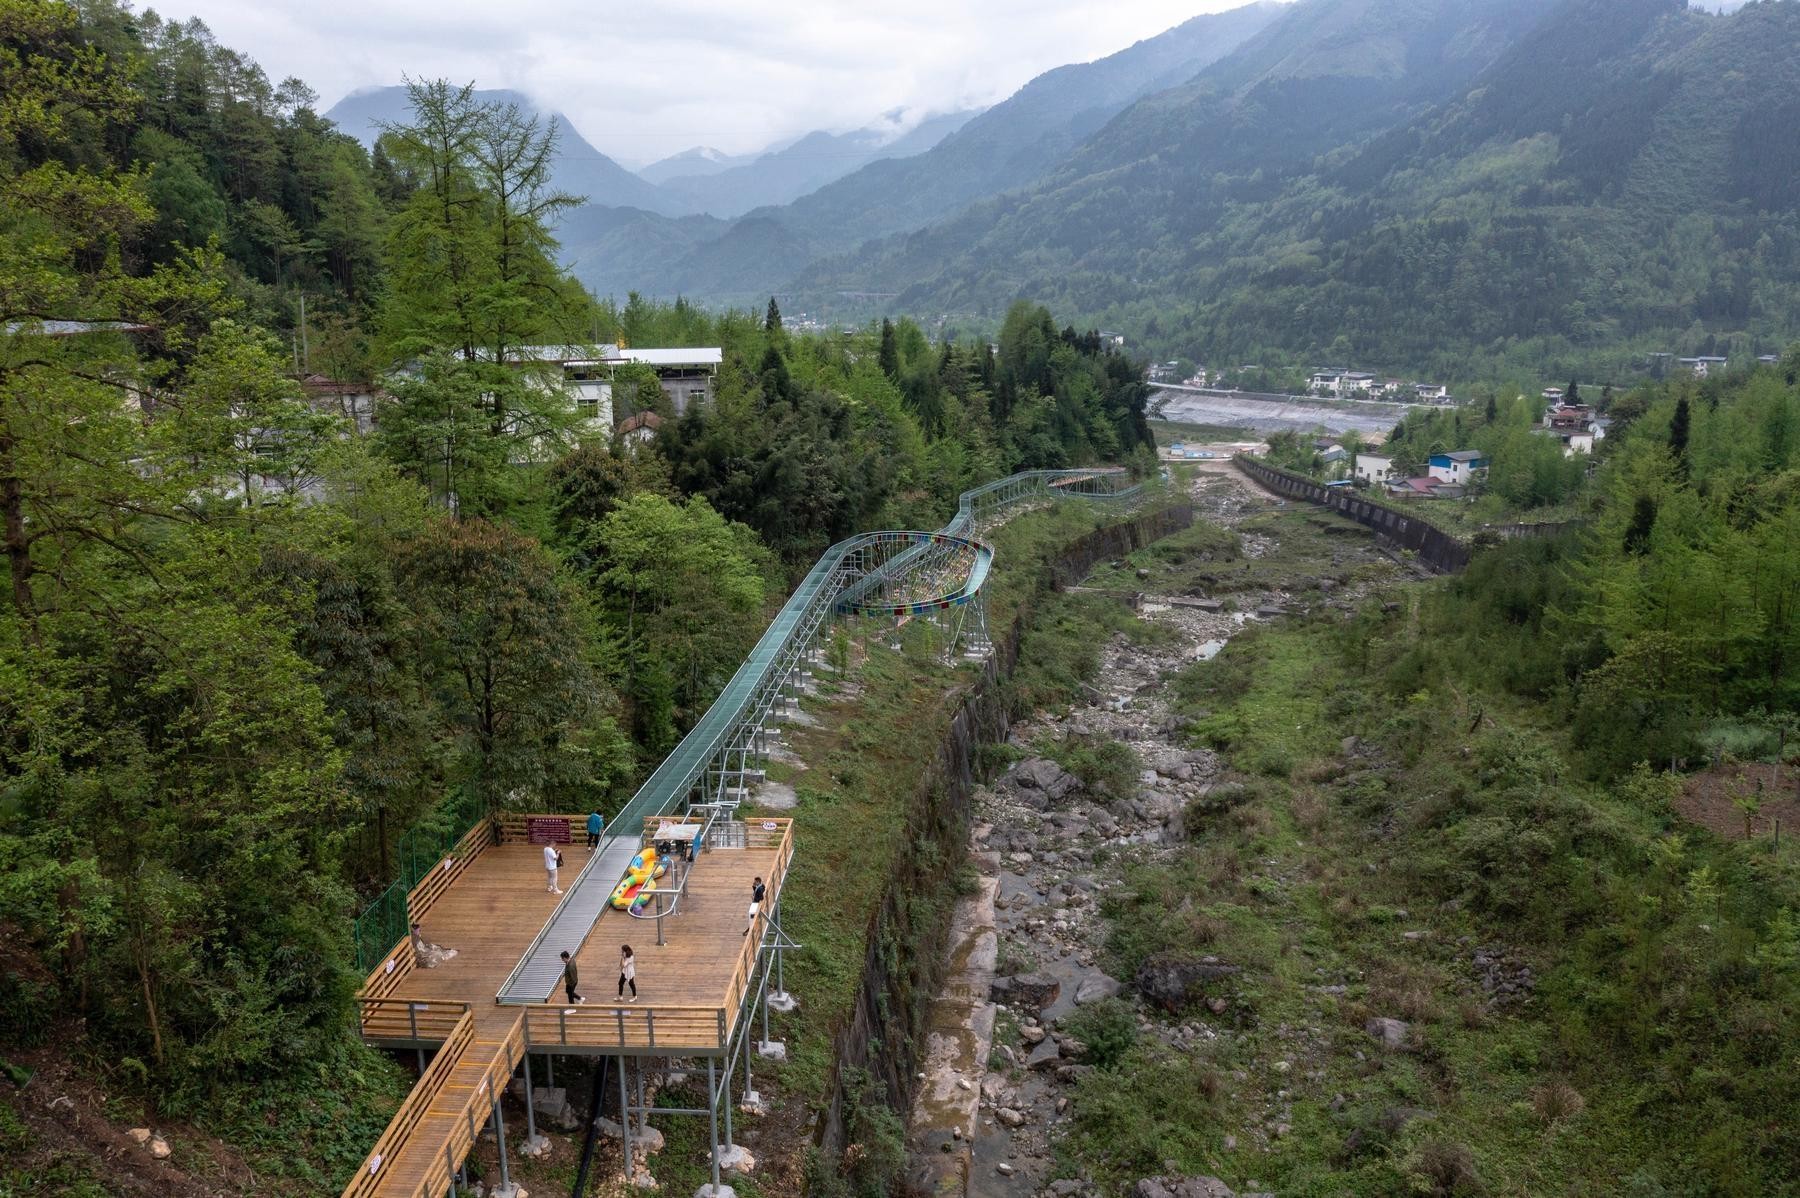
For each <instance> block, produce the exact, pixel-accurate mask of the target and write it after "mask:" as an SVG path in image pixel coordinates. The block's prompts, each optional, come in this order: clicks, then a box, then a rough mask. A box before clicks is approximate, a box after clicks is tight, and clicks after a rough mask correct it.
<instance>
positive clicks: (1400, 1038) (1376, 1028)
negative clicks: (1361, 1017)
mask: <svg viewBox="0 0 1800 1198" xmlns="http://www.w3.org/2000/svg"><path fill="white" fill-rule="evenodd" d="M1411 1030H1412V1026H1411V1025H1410V1024H1408V1023H1407V1022H1406V1021H1405V1020H1403V1019H1389V1018H1387V1017H1386V1016H1381V1015H1378V1016H1376V1017H1375V1018H1373V1019H1371V1020H1369V1021H1368V1022H1367V1023H1365V1024H1363V1031H1365V1032H1367V1033H1368V1034H1369V1035H1370V1036H1372V1037H1373V1038H1375V1039H1377V1040H1379V1041H1381V1043H1382V1044H1383V1045H1385V1046H1386V1047H1388V1048H1402V1047H1404V1046H1405V1044H1406V1034H1407V1033H1408V1032H1409V1031H1411Z"/></svg>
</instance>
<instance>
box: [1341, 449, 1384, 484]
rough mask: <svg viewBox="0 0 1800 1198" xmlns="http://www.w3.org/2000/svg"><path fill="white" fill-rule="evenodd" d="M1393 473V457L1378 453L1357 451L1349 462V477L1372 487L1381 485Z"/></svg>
mask: <svg viewBox="0 0 1800 1198" xmlns="http://www.w3.org/2000/svg"><path fill="white" fill-rule="evenodd" d="M1393 475H1394V459H1393V458H1390V457H1385V456H1383V455H1381V454H1378V453H1359V454H1357V455H1356V460H1355V461H1354V462H1352V463H1351V477H1352V478H1354V479H1355V480H1356V481H1357V482H1360V483H1368V484H1369V485H1370V486H1372V487H1379V486H1383V485H1385V484H1386V483H1387V481H1388V479H1390V478H1392V477H1393Z"/></svg>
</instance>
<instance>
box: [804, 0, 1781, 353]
mask: <svg viewBox="0 0 1800 1198" xmlns="http://www.w3.org/2000/svg"><path fill="white" fill-rule="evenodd" d="M1427 10H1435V11H1436V12H1437V14H1438V15H1437V17H1436V18H1435V19H1436V20H1437V21H1438V24H1436V25H1435V26H1431V27H1429V28H1431V30H1432V31H1431V32H1429V33H1425V32H1422V30H1423V29H1424V28H1426V27H1425V26H1422V24H1421V22H1422V20H1423V19H1425V18H1427V16H1428V11H1427ZM1459 13H1460V14H1464V19H1466V20H1469V21H1470V22H1471V23H1470V25H1469V26H1468V27H1467V28H1465V29H1458V28H1456V26H1455V22H1456V20H1457V14H1459ZM1484 16H1485V18H1486V20H1485V21H1484V20H1483V17H1484ZM1384 22H1394V24H1392V25H1385V24H1384ZM1402 26H1404V27H1405V29H1406V30H1408V31H1411V32H1410V34H1407V33H1403V32H1402V29H1401V27H1402ZM1407 36H1410V39H1411V40H1410V41H1407V42H1406V44H1405V49H1404V50H1401V49H1399V46H1400V43H1399V42H1396V40H1395V38H1396V37H1403V38H1404V37H1407ZM1452 85H1454V86H1452ZM1797 85H1800V6H1796V5H1794V4H1791V3H1765V4H1751V5H1746V6H1744V7H1743V8H1741V9H1739V10H1737V11H1736V12H1734V13H1733V14H1731V15H1728V16H1715V15H1707V14H1702V13H1698V12H1691V11H1689V10H1688V9H1687V7H1686V5H1685V4H1683V3H1682V2H1681V0H1562V2H1561V3H1557V4H1554V5H1551V4H1546V3H1538V4H1529V5H1500V6H1492V7H1490V8H1489V10H1487V11H1486V12H1485V14H1484V13H1483V12H1482V10H1481V9H1480V8H1479V7H1474V8H1471V7H1468V6H1463V5H1443V4H1437V5H1429V4H1428V5H1424V6H1415V7H1412V8H1410V9H1408V10H1406V11H1404V12H1403V11H1402V10H1400V9H1396V8H1393V7H1391V6H1372V5H1369V4H1366V3H1361V2H1359V0H1312V2H1308V3H1303V4H1301V5H1299V6H1297V7H1296V9H1295V10H1294V11H1293V12H1292V13H1291V14H1290V15H1289V16H1288V17H1287V18H1286V19H1284V20H1283V21H1281V22H1278V23H1277V24H1276V25H1275V26H1272V27H1271V28H1270V29H1269V30H1268V31H1267V32H1265V34H1264V35H1262V36H1261V37H1259V38H1257V39H1255V40H1254V41H1253V42H1252V43H1251V44H1249V45H1247V46H1245V47H1244V49H1243V50H1241V51H1240V52H1239V53H1238V54H1236V55H1233V56H1232V57H1231V58H1230V59H1227V60H1226V61H1224V62H1221V63H1220V64H1218V65H1217V66H1216V67H1214V68H1213V69H1212V70H1210V71H1208V72H1206V73H1204V74H1203V75H1202V76H1201V77H1200V78H1199V79H1197V80H1196V81H1195V82H1194V83H1193V84H1190V85H1188V86H1187V87H1184V88H1180V89H1176V90H1174V91H1171V92H1167V93H1164V94H1161V95H1158V96H1154V97H1151V98H1149V99H1147V100H1145V101H1143V102H1141V103H1139V104H1138V105H1136V106H1134V107H1133V108H1132V109H1131V110H1130V111H1128V112H1127V113H1125V114H1124V115H1122V116H1121V117H1120V118H1119V119H1118V120H1116V121H1115V122H1113V123H1112V124H1111V125H1110V126H1108V127H1107V129H1105V130H1104V131H1103V132H1102V133H1101V134H1099V135H1097V136H1096V137H1094V138H1093V139H1092V140H1091V141H1090V142H1089V143H1087V144H1086V145H1084V146H1083V147H1082V148H1081V150H1080V151H1078V152H1077V153H1076V154H1075V155H1074V156H1073V157H1072V158H1071V159H1070V160H1069V162H1068V163H1067V164H1066V165H1065V166H1064V167H1063V168H1062V169H1061V170H1059V171H1058V172H1057V174H1056V175H1055V176H1054V177H1053V178H1051V179H1049V180H1046V181H1045V182H1044V183H1043V184H1041V185H1040V186H1038V187H1037V188H1035V189H1033V190H1031V191H1029V192H1026V193H1024V194H1022V195H1020V196H1017V197H1008V198H1007V199H1005V200H1002V201H996V202H993V203H990V204H987V205H984V206H979V207H977V208H974V209H971V210H970V211H968V212H966V213H964V214H962V215H961V216H959V217H957V218H956V219H955V220H953V221H949V222H945V223H943V224H941V225H938V226H934V227H932V228H930V229H927V230H923V231H921V232H919V233H916V234H913V235H911V236H909V237H905V238H896V239H892V240H890V241H888V242H886V243H884V244H881V245H879V246H871V247H865V249H864V250H863V251H862V252H860V253H859V254H857V255H855V256H853V257H850V258H846V259H844V260H841V261H837V262H833V263H830V264H825V265H821V266H819V267H817V268H815V269H814V270H813V271H811V272H810V273H809V275H808V276H807V279H806V283H807V284H808V285H810V286H811V287H817V288H819V289H821V290H824V289H832V290H836V289H846V290H863V291H901V292H902V293H903V294H902V297H901V300H900V304H901V306H902V307H904V308H907V309H912V310H921V311H941V310H945V309H950V310H969V309H974V310H978V311H992V310H996V309H997V308H998V307H999V306H1001V305H1003V304H1004V302H1005V300H1006V298H1007V297H1009V296H1011V295H1012V294H1015V293H1017V292H1020V291H1028V292H1031V293H1033V294H1051V295H1055V296H1057V297H1058V299H1059V302H1061V303H1063V304H1064V305H1066V306H1067V307H1068V308H1069V309H1070V310H1073V311H1080V312H1082V313H1084V314H1087V315H1090V316H1094V317H1096V318H1099V319H1102V320H1103V321H1104V322H1105V323H1107V324H1109V325H1113V326H1116V327H1121V328H1124V329H1127V330H1130V331H1134V332H1136V333H1138V334H1140V335H1142V336H1143V338H1144V339H1145V341H1146V342H1147V343H1148V344H1149V345H1150V346H1151V347H1152V349H1153V350H1155V351H1159V352H1160V351H1163V350H1167V351H1168V352H1170V353H1175V352H1180V353H1184V354H1191V355H1193V356H1195V357H1197V358H1204V359H1208V360H1211V359H1214V358H1217V359H1220V360H1224V359H1231V360H1244V361H1252V360H1261V359H1262V358H1263V357H1264V356H1269V357H1274V358H1278V359H1285V360H1289V361H1293V362H1297V363H1301V364H1305V363H1306V362H1308V361H1309V360H1324V359H1331V360H1341V359H1352V358H1354V359H1356V360H1359V361H1366V362H1369V363H1371V364H1377V365H1384V366H1387V367H1389V368H1392V369H1403V368H1409V367H1410V368H1414V369H1418V370H1421V371H1425V372H1430V373H1435V374H1442V375H1444V376H1446V377H1451V378H1472V377H1477V376H1480V375H1482V374H1490V375H1491V373H1492V372H1493V371H1495V370H1501V369H1509V368H1512V369H1518V370H1522V371H1523V370H1529V371H1537V370H1541V369H1548V370H1549V371H1550V372H1551V373H1552V374H1553V375H1556V376H1561V375H1562V374H1564V373H1566V372H1567V371H1568V370H1571V369H1578V368H1586V367H1593V368H1596V369H1598V368H1609V369H1616V368H1617V367H1619V366H1620V365H1622V364H1623V363H1624V362H1626V361H1627V360H1631V359H1639V360H1641V357H1642V354H1643V353H1644V352H1645V351H1649V350H1663V351H1675V352H1688V353H1692V352H1696V351H1705V350H1707V349H1708V348H1709V347H1712V346H1722V345H1726V344H1736V345H1737V346H1738V348H1739V349H1741V350H1748V349H1752V348H1754V349H1757V350H1758V351H1759V352H1761V351H1764V350H1769V349H1774V348H1777V347H1778V346H1779V345H1780V344H1781V342H1782V340H1783V339H1784V338H1785V337H1787V336H1791V334H1792V332H1793V330H1794V329H1795V328H1796V327H1800V292H1797V291H1796V290H1795V288H1794V287H1793V286H1792V283H1791V280H1792V279H1793V277H1794V273H1795V263H1796V261H1800V259H1797V258H1796V254H1797V253H1800V224H1797V223H1796V218H1795V210H1796V205H1797V204H1800V189H1797V188H1795V187H1794V185H1793V182H1792V180H1793V178H1794V171H1795V166H1796V157H1797V155H1800V150H1796V145H1797V144H1800V142H1797V141H1796V139H1795V138H1793V137H1792V136H1791V131H1792V129H1793V128H1794V127H1795V118H1796V116H1800V109H1797V108H1796V103H1797V102H1796V101H1794V100H1793V99H1791V97H1792V96H1794V95H1796V94H1800V93H1797ZM1433 98H1435V99H1436V100H1437V101H1438V102H1436V103H1433V104H1431V105H1429V106H1426V105H1424V104H1423V103H1422V101H1424V100H1426V99H1433ZM1196 297H1203V298H1196Z"/></svg>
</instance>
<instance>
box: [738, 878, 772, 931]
mask: <svg viewBox="0 0 1800 1198" xmlns="http://www.w3.org/2000/svg"><path fill="white" fill-rule="evenodd" d="M768 893H769V891H768V888H767V887H766V886H764V885H763V880H762V879H761V878H758V879H756V881H754V882H752V883H750V912H749V914H750V921H749V922H748V923H747V924H745V925H744V935H746V936H748V935H749V934H750V929H751V928H754V927H755V926H756V917H757V916H758V915H760V914H762V905H763V899H764V898H766V897H767V896H768Z"/></svg>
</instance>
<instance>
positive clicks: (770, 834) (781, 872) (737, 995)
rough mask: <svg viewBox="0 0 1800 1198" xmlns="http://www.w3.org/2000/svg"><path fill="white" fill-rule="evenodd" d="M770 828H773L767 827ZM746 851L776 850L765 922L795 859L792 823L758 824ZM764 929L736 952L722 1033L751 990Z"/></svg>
mask: <svg viewBox="0 0 1800 1198" xmlns="http://www.w3.org/2000/svg"><path fill="white" fill-rule="evenodd" d="M769 825H774V826H773V827H770V826H769ZM745 837H746V843H745V847H746V848H752V849H759V848H760V849H768V848H773V849H774V850H775V863H774V864H773V865H771V866H770V867H769V877H768V882H767V886H768V888H769V899H768V902H767V904H765V906H764V908H763V916H764V918H765V919H766V918H767V916H768V912H769V910H770V909H771V908H772V907H773V906H774V903H775V899H776V897H777V896H779V895H780V894H781V884H782V882H783V881H785V880H786V878H787V868H788V863H789V862H790V861H792V860H793V859H794V821H793V820H791V819H771V820H759V821H756V822H754V823H751V824H750V825H748V826H747V827H746V829H745ZM762 932H763V929H762V927H761V926H758V927H757V928H756V929H755V931H754V932H753V934H751V935H749V936H746V937H744V947H743V948H742V949H741V950H739V952H738V958H737V965H736V967H735V968H734V969H733V970H732V972H731V982H730V984H729V985H727V986H726V988H725V1010H726V1012H727V1018H726V1020H725V1031H726V1034H727V1035H729V1034H730V1031H731V1017H732V1016H734V1015H735V1013H736V1012H737V1011H738V1010H739V1009H741V1008H742V1006H743V1003H744V993H745V991H746V990H747V989H748V988H749V986H750V979H751V977H752V976H754V974H755V973H756V955H757V953H758V951H759V949H760V945H761V941H762Z"/></svg>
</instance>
